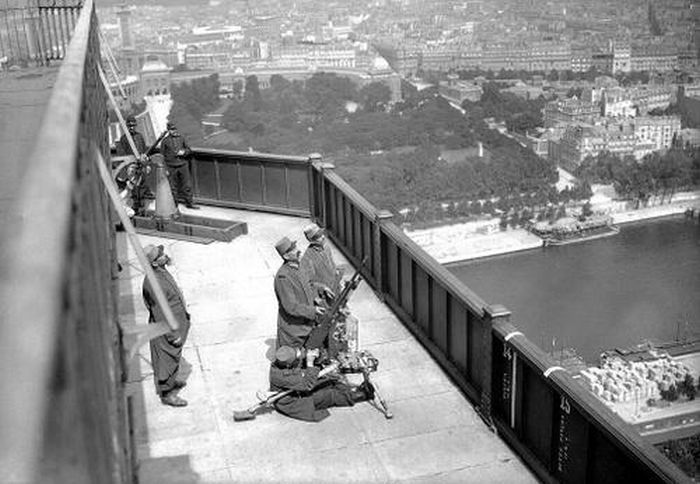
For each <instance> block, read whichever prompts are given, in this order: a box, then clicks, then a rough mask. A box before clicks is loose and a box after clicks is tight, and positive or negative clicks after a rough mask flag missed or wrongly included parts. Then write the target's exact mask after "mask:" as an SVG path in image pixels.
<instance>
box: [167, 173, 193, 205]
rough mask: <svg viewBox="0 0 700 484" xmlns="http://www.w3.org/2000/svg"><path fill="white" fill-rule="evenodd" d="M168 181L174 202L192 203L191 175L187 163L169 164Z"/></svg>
mask: <svg viewBox="0 0 700 484" xmlns="http://www.w3.org/2000/svg"><path fill="white" fill-rule="evenodd" d="M168 181H169V182H170V189H171V190H172V191H173V198H174V199H175V203H178V202H179V203H183V202H184V203H185V205H190V204H192V176H191V175H190V169H189V167H188V166H187V164H184V165H182V166H176V167H172V166H169V167H168Z"/></svg>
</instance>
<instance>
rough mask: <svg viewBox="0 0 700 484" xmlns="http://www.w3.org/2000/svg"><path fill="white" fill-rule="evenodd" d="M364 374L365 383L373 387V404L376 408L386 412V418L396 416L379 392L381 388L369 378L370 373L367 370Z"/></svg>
mask: <svg viewBox="0 0 700 484" xmlns="http://www.w3.org/2000/svg"><path fill="white" fill-rule="evenodd" d="M363 376H364V378H365V383H366V384H367V385H369V386H370V387H371V388H372V389H373V393H374V398H373V399H372V400H371V403H372V405H373V406H374V407H375V408H377V409H378V410H379V411H380V412H382V413H383V414H384V418H386V419H387V420H388V419H391V418H394V414H393V413H391V411H390V410H389V407H388V406H387V404H386V402H385V401H384V399H383V398H382V396H381V395H380V394H379V389H378V388H377V385H376V384H374V383H372V382H371V381H370V380H369V373H368V372H367V371H364V372H363Z"/></svg>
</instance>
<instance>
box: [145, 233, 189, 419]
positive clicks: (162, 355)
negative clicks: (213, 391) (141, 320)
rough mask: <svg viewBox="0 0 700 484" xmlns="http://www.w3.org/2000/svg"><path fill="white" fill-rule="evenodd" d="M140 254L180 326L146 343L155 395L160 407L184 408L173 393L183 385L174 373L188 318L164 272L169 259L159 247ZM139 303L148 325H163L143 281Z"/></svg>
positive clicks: (172, 281) (182, 301)
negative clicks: (147, 316)
mask: <svg viewBox="0 0 700 484" xmlns="http://www.w3.org/2000/svg"><path fill="white" fill-rule="evenodd" d="M144 252H145V253H146V258H147V259H148V262H149V263H150V264H151V266H152V267H153V272H154V273H155V275H156V278H157V279H158V282H159V283H160V286H161V287H162V288H163V292H164V293H165V298H166V299H167V301H168V305H169V306H170V309H171V311H172V313H173V316H175V319H177V322H178V323H179V325H180V327H179V328H178V329H177V330H176V331H173V332H171V333H168V334H164V335H162V336H159V337H157V338H155V339H152V340H151V342H150V345H151V364H152V365H153V380H154V382H155V385H156V393H158V395H159V396H160V401H161V402H162V403H163V404H164V405H170V406H172V407H184V406H186V405H187V400H184V399H183V398H180V397H179V396H177V395H176V394H175V390H178V389H180V388H182V387H184V386H185V385H186V383H185V381H183V380H179V379H178V378H177V373H178V370H179V369H180V358H181V356H182V347H183V346H184V345H185V341H186V340H187V334H188V333H189V330H190V314H189V313H188V312H187V309H186V308H185V299H184V297H183V295H182V291H181V290H180V288H179V287H178V285H177V283H176V282H175V279H174V278H173V276H172V274H170V272H169V271H168V269H167V268H166V266H167V265H170V262H171V261H170V257H168V255H167V254H165V252H164V249H163V246H162V245H159V246H155V245H148V246H146V247H144ZM143 300H144V302H145V304H146V307H147V308H148V312H149V318H148V322H149V323H155V322H161V321H165V316H164V314H163V310H162V309H161V307H160V306H159V305H158V303H157V302H156V297H155V293H154V291H153V287H152V286H151V283H150V281H149V280H148V279H144V281H143Z"/></svg>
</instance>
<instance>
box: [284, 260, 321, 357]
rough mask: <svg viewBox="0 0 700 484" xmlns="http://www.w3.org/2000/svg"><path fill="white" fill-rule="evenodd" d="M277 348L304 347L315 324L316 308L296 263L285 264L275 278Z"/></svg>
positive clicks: (307, 285)
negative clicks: (284, 346) (277, 308)
mask: <svg viewBox="0 0 700 484" xmlns="http://www.w3.org/2000/svg"><path fill="white" fill-rule="evenodd" d="M274 286H275V296H277V302H278V304H279V310H278V314H277V347H278V348H279V347H280V346H283V345H286V346H291V347H301V346H303V345H304V342H305V341H306V338H307V336H308V335H309V333H310V332H311V329H312V328H313V326H314V324H315V318H316V309H315V308H314V305H313V298H312V297H311V289H310V287H309V284H308V282H307V281H306V278H305V276H304V274H303V273H302V272H301V270H300V269H299V268H298V267H296V266H295V265H294V264H291V263H289V262H285V263H284V264H283V265H282V267H280V268H279V270H278V271H277V274H276V275H275V284H274Z"/></svg>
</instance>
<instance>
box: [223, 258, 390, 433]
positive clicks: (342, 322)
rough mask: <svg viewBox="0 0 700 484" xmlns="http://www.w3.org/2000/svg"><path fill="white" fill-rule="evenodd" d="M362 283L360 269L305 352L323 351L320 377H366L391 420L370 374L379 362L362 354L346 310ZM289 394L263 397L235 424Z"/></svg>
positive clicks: (329, 309) (332, 300) (377, 404)
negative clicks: (346, 375) (350, 374)
mask: <svg viewBox="0 0 700 484" xmlns="http://www.w3.org/2000/svg"><path fill="white" fill-rule="evenodd" d="M366 261H367V258H366V257H365V258H364V259H363V260H362V263H361V264H360V268H361V267H363V266H364V264H365V262H366ZM361 281H362V277H361V275H360V269H357V270H356V271H355V273H354V274H353V275H352V277H351V278H350V279H349V280H348V281H347V282H346V283H345V285H344V286H343V289H342V291H340V294H337V295H335V296H334V297H331V298H328V299H329V300H327V301H326V302H327V309H326V312H325V314H324V315H323V316H322V317H321V319H320V321H319V322H318V323H317V324H316V326H315V327H314V328H313V329H312V330H311V333H309V336H308V337H307V339H306V343H305V344H304V349H305V350H314V349H319V350H320V351H321V356H320V357H319V358H317V364H320V365H321V366H322V367H323V369H322V370H321V372H320V373H319V376H323V375H326V374H328V373H330V372H332V371H335V370H338V371H339V372H340V373H345V374H348V373H362V376H363V378H364V381H365V382H367V383H368V384H370V385H372V387H373V388H374V399H373V400H372V402H371V403H372V405H373V406H374V407H375V408H377V409H378V410H379V411H380V412H382V414H384V417H385V418H387V419H391V418H393V417H394V415H393V414H392V413H391V412H390V411H389V408H388V407H387V404H386V402H385V401H384V399H383V398H382V397H381V395H380V394H379V391H378V389H377V386H376V385H375V384H373V383H371V382H370V373H372V372H375V371H377V367H378V366H379V360H377V358H375V357H374V356H372V354H371V353H370V352H368V351H360V350H359V349H358V348H357V344H358V342H357V333H358V324H357V323H358V322H357V319H356V318H354V317H353V316H352V315H351V314H350V311H349V310H348V309H347V307H346V306H347V302H348V300H349V299H350V296H351V295H352V293H353V292H354V291H355V289H357V287H358V286H359V284H360V282H361ZM351 346H352V347H351ZM289 393H290V391H281V392H275V393H273V394H271V395H267V396H265V395H262V394H259V395H258V400H259V402H258V403H257V404H255V405H253V406H251V407H250V408H248V409H246V410H242V411H234V412H233V419H234V420H235V421H243V420H252V419H254V418H255V412H256V411H257V410H259V409H261V408H269V407H271V406H272V405H273V404H274V403H275V402H276V401H277V400H279V399H280V398H282V397H284V396H285V395H287V394H289Z"/></svg>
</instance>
